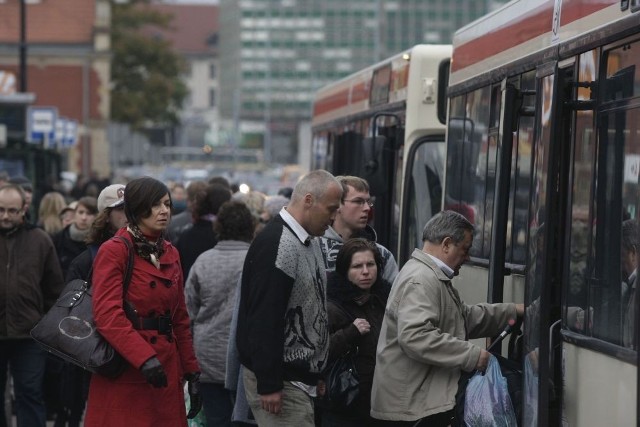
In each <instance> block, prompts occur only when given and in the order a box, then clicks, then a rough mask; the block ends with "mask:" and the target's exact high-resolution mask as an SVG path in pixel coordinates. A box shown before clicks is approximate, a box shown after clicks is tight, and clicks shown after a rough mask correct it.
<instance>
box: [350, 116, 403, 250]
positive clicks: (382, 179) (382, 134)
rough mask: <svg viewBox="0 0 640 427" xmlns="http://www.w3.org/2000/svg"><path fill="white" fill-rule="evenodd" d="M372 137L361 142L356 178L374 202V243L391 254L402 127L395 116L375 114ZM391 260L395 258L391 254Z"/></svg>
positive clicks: (398, 195)
mask: <svg viewBox="0 0 640 427" xmlns="http://www.w3.org/2000/svg"><path fill="white" fill-rule="evenodd" d="M371 134H372V136H371V137H368V138H365V139H364V141H363V149H362V156H360V157H359V159H358V161H359V162H360V168H359V171H358V174H357V175H358V176H360V177H362V178H364V179H366V180H367V182H368V183H369V192H370V194H371V198H372V199H373V200H374V206H373V209H372V212H373V218H372V219H373V228H374V229H375V230H376V234H377V240H378V243H380V244H381V245H383V246H385V247H387V248H390V250H392V251H395V245H394V241H393V240H394V237H393V236H395V235H396V234H397V229H395V224H394V209H395V206H397V205H398V204H399V200H396V198H398V199H399V197H400V193H399V191H395V189H396V183H397V182H396V178H397V174H396V171H397V170H399V169H402V160H401V156H400V155H399V153H400V150H402V141H403V138H404V127H403V125H402V123H401V119H400V117H399V116H397V115H396V114H393V113H377V114H375V115H374V116H373V119H372V132H371ZM394 256H397V254H395V253H394Z"/></svg>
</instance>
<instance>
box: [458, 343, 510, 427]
mask: <svg viewBox="0 0 640 427" xmlns="http://www.w3.org/2000/svg"><path fill="white" fill-rule="evenodd" d="M464 422H465V424H466V425H467V426H473V427H513V426H517V425H518V422H517V420H516V414H515V412H514V410H513V405H512V404H511V398H510V397H509V391H508V389H507V380H506V379H505V377H504V376H503V375H502V373H501V372H500V365H499V364H498V360H497V359H496V358H495V357H494V356H491V357H490V358H489V366H488V367H487V371H486V372H485V373H484V374H483V373H481V372H478V373H476V374H474V375H473V377H471V379H470V380H469V384H468V385H467V389H466V392H465V403H464Z"/></svg>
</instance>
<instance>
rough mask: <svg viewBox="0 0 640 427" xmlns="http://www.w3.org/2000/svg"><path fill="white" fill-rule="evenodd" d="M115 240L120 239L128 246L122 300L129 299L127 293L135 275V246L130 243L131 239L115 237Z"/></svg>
mask: <svg viewBox="0 0 640 427" xmlns="http://www.w3.org/2000/svg"><path fill="white" fill-rule="evenodd" d="M114 238H117V239H120V240H122V241H123V242H124V244H125V245H127V252H128V257H127V269H126V270H125V273H124V281H123V282H122V298H123V299H124V298H126V297H127V291H128V290H129V285H130V284H131V274H132V273H133V252H134V250H133V245H132V244H131V242H130V241H129V239H127V238H125V237H122V236H114Z"/></svg>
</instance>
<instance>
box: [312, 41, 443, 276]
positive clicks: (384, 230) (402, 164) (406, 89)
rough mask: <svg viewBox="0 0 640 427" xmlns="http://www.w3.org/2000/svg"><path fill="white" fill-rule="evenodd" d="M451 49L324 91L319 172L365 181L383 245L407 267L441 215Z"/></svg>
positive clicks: (391, 64) (419, 50) (395, 61)
mask: <svg viewBox="0 0 640 427" xmlns="http://www.w3.org/2000/svg"><path fill="white" fill-rule="evenodd" d="M450 57H451V46H449V45H417V46H414V47H412V48H411V49H408V50H406V51H404V52H401V53H398V54H397V55H394V56H392V57H390V58H388V59H386V60H384V61H381V62H379V63H377V64H375V65H373V66H370V67H367V68H365V69H363V70H361V71H359V72H356V73H354V74H352V75H350V76H348V77H346V78H344V79H342V80H340V81H337V82H335V83H332V84H330V85H328V86H326V87H323V88H321V89H320V90H319V91H318V92H317V94H316V96H315V99H314V104H313V117H312V124H311V126H312V148H311V169H326V170H328V171H330V172H332V173H333V174H334V175H356V176H360V177H362V178H365V179H366V180H367V181H368V182H369V185H370V187H371V191H370V192H371V196H372V198H373V199H374V201H375V204H374V208H373V211H374V213H373V218H372V225H373V227H374V229H375V230H376V233H377V236H378V243H380V244H382V245H384V246H385V247H387V248H388V249H389V250H391V252H392V253H393V254H394V256H395V257H396V260H397V261H398V263H399V264H400V265H401V263H403V262H404V261H405V260H406V259H407V258H408V257H409V256H410V255H411V252H412V251H413V249H414V248H415V247H417V246H420V241H421V237H422V227H423V226H424V224H425V222H426V221H427V220H428V219H429V218H431V216H432V215H433V214H435V213H437V212H438V211H440V209H441V201H442V185H443V175H444V159H445V144H444V138H445V126H444V122H445V114H446V105H445V100H446V98H445V96H444V89H445V87H446V79H447V77H448V74H449V68H448V66H449V62H450V61H449V59H450Z"/></svg>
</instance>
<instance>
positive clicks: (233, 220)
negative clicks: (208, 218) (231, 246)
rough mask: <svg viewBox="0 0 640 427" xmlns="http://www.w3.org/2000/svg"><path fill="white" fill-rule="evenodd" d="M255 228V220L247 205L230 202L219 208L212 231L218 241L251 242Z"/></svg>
mask: <svg viewBox="0 0 640 427" xmlns="http://www.w3.org/2000/svg"><path fill="white" fill-rule="evenodd" d="M255 226H256V224H255V219H254V217H253V215H251V211H250V210H249V208H248V207H247V205H245V204H244V203H242V202H239V201H235V200H230V201H228V202H225V203H223V204H222V206H220V209H219V210H218V217H217V219H216V222H215V223H214V224H213V230H214V231H215V232H216V233H217V234H218V240H240V241H242V242H251V240H253V234H254V231H255Z"/></svg>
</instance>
